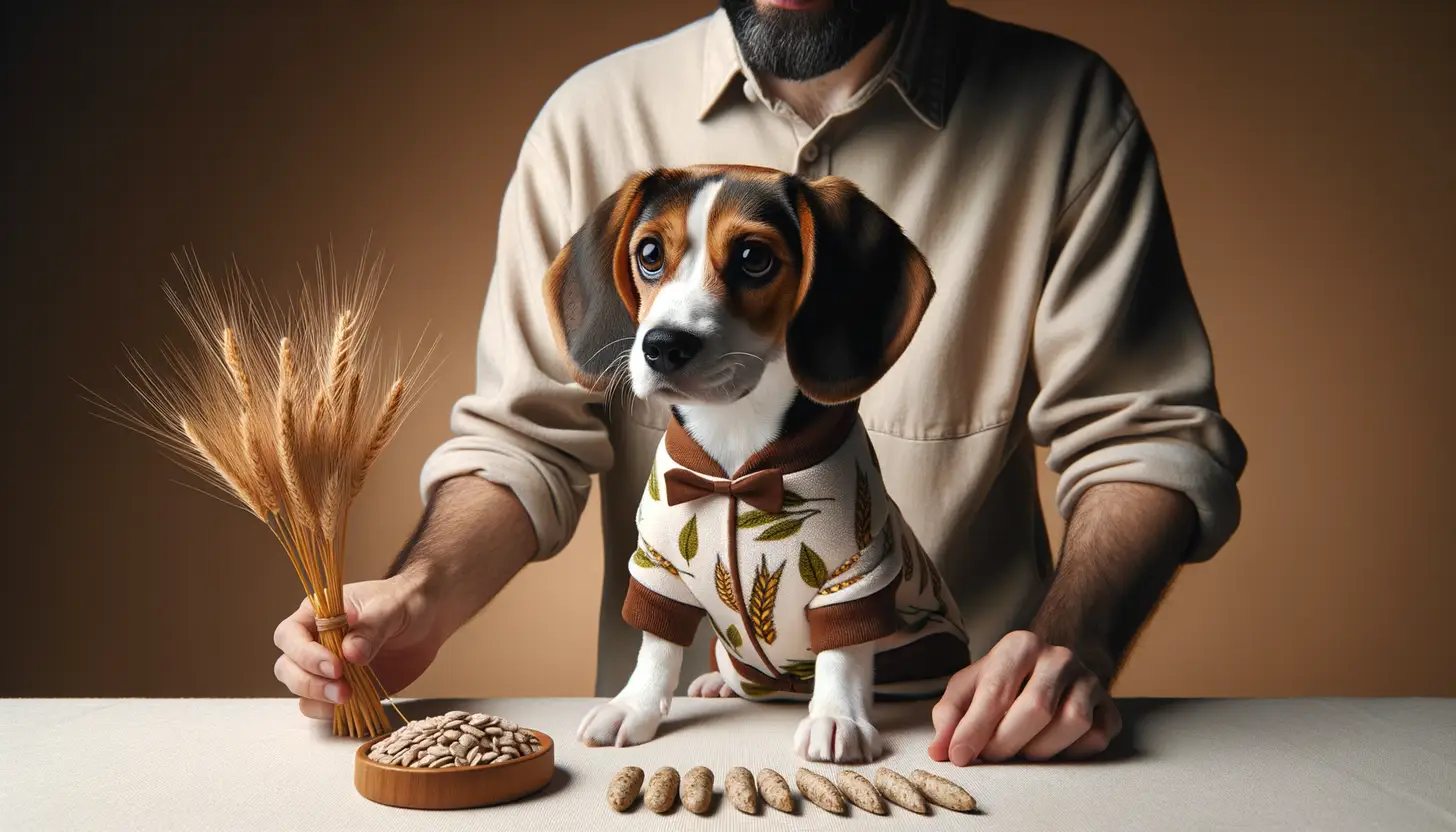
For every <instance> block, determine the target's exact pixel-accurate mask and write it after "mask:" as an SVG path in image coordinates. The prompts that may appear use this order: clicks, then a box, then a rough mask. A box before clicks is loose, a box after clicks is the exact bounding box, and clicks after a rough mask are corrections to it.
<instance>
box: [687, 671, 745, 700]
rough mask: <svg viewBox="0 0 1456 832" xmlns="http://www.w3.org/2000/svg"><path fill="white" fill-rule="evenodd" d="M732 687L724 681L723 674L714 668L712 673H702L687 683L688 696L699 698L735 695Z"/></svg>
mask: <svg viewBox="0 0 1456 832" xmlns="http://www.w3.org/2000/svg"><path fill="white" fill-rule="evenodd" d="M736 695H737V694H735V693H734V692H733V688H731V687H729V686H728V683H727V682H726V681H724V679H723V674H721V673H719V672H717V671H716V670H715V671H713V672H712V673H704V674H703V675H701V676H699V677H698V678H696V679H694V680H693V681H692V682H691V683H689V684H688V696H692V697H696V698H699V699H716V698H720V697H721V698H726V697H729V696H736Z"/></svg>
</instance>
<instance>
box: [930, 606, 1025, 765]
mask: <svg viewBox="0 0 1456 832" xmlns="http://www.w3.org/2000/svg"><path fill="white" fill-rule="evenodd" d="M1035 641H1036V637H1035V636H1033V635H1031V634H1030V633H1026V634H1025V636H1024V637H1023V636H1022V634H1021V633H1011V634H1010V635H1007V636H1006V637H1005V638H1003V639H1002V640H1001V642H1000V643H998V644H997V645H996V648H995V649H994V650H992V654H988V655H987V656H986V658H985V659H984V660H983V661H985V662H986V667H985V668H983V669H982V670H981V672H980V674H979V675H978V676H977V677H976V692H975V695H974V696H972V697H971V704H970V707H969V708H967V709H966V715H965V716H964V717H962V718H961V720H960V723H959V724H957V725H956V728H955V732H954V733H953V734H952V735H951V740H950V762H951V763H953V764H955V765H958V766H964V765H970V763H971V761H972V760H975V759H976V758H977V757H978V756H980V754H981V751H982V750H983V749H985V747H986V743H988V742H990V741H991V735H992V734H994V733H995V731H996V727H997V726H998V725H1000V724H1001V718H1002V717H1004V716H1006V712H1007V711H1008V710H1010V708H1011V705H1012V703H1014V702H1015V701H1016V697H1017V696H1018V695H1019V694H1020V693H1021V686H1022V684H1024V683H1025V682H1026V679H1027V677H1028V676H1030V675H1031V673H1032V671H1033V670H1034V669H1035V668H1036V659H1037V655H1038V653H1039V652H1040V651H1039V650H1038V649H1037V645H1035V644H1033V643H1032V642H1035ZM1003 648H1004V649H1003Z"/></svg>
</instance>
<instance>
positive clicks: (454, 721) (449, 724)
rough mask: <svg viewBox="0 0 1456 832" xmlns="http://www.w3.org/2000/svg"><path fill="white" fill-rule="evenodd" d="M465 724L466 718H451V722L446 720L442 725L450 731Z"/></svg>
mask: <svg viewBox="0 0 1456 832" xmlns="http://www.w3.org/2000/svg"><path fill="white" fill-rule="evenodd" d="M464 724H465V720H463V719H452V720H450V721H449V722H446V723H445V724H444V725H442V726H440V727H442V728H444V729H445V730H447V731H448V730H451V729H454V728H459V727H460V726H462V725H464Z"/></svg>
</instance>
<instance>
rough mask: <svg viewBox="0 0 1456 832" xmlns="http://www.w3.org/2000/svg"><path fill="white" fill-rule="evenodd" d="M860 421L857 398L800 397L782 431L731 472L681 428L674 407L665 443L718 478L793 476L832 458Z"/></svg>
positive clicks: (677, 457) (671, 452) (682, 461)
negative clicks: (770, 473)
mask: <svg viewBox="0 0 1456 832" xmlns="http://www.w3.org/2000/svg"><path fill="white" fill-rule="evenodd" d="M858 422H859V401H858V400H856V401H852V402H849V403H847V404H839V405H833V406H824V405H820V404H816V403H814V402H813V401H810V400H809V399H808V398H806V397H804V396H802V395H800V396H799V397H798V398H797V399H795V400H794V403H793V404H792V405H790V406H789V410H788V412H787V413H785V414H784V424H783V428H782V431H781V435H780V436H779V437H778V438H777V439H775V440H774V441H772V442H770V443H768V445H766V446H764V447H763V448H762V449H760V450H759V451H758V452H757V453H755V454H754V455H753V456H751V457H749V458H748V461H747V462H744V463H743V467H741V468H739V469H738V470H737V471H734V472H733V473H732V474H731V475H729V474H728V473H727V472H726V471H724V470H723V467H722V466H721V465H719V464H718V462H717V461H716V460H714V459H713V457H712V456H710V455H709V454H708V452H707V451H706V450H704V449H703V447H702V446H701V445H699V444H698V441H697V440H696V439H694V438H693V435H692V434H690V433H688V430H687V428H686V427H684V426H683V423H682V419H681V417H680V416H679V415H678V413H677V409H676V408H674V409H673V413H672V419H670V420H669V421H668V423H667V434H666V436H665V437H664V442H665V443H666V446H667V455H668V457H669V458H670V459H671V460H672V461H673V462H674V463H676V464H678V465H679V466H681V467H683V468H686V469H688V470H689V471H693V472H696V473H698V474H702V475H704V476H709V477H717V478H718V479H737V478H739V477H746V476H748V475H749V474H752V473H754V472H756V471H767V470H775V471H778V472H779V473H780V474H792V473H795V472H798V471H804V470H807V469H809V468H813V467H814V466H815V465H818V464H819V463H821V462H823V461H824V460H826V459H828V458H829V457H830V456H831V455H833V454H834V452H835V451H837V450H839V448H840V447H841V446H843V445H844V443H845V441H846V440H847V439H849V435H850V433H851V432H852V431H853V430H854V426H855V425H856V424H858Z"/></svg>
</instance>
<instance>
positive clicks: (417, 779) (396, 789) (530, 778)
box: [354, 729, 556, 809]
mask: <svg viewBox="0 0 1456 832" xmlns="http://www.w3.org/2000/svg"><path fill="white" fill-rule="evenodd" d="M522 730H529V729H522ZM530 733H532V734H535V735H536V739H538V740H540V741H541V750H540V751H537V752H535V753H534V754H528V755H526V756H524V757H517V758H516V759H514V760H511V761H510V762H508V763H497V764H495V765H493V766H461V767H458V768H402V767H400V766H387V765H384V764H382V763H376V762H374V761H373V760H371V759H369V749H370V748H372V747H373V746H374V744H375V743H379V742H383V741H385V740H387V739H389V736H388V735H385V736H383V737H379V738H377V739H373V740H370V741H369V742H366V743H364V744H363V745H361V746H359V750H358V751H357V752H356V753H355V754H354V788H356V789H358V790H359V794H362V795H364V796H365V797H367V798H369V799H370V800H372V801H374V802H375V803H383V804H384V805H386V806H399V807H402V808H405V809H468V808H472V807H476V806H494V805H496V804H497V803H509V802H510V801H512V800H519V799H520V798H523V797H525V796H526V795H528V794H534V793H536V792H538V791H540V790H541V789H544V788H546V784H547V783H550V782H551V777H552V775H553V774H555V773H556V750H555V745H554V744H553V743H552V742H551V738H550V737H548V736H547V735H545V734H543V733H541V732H540V731H531V732H530Z"/></svg>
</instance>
